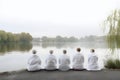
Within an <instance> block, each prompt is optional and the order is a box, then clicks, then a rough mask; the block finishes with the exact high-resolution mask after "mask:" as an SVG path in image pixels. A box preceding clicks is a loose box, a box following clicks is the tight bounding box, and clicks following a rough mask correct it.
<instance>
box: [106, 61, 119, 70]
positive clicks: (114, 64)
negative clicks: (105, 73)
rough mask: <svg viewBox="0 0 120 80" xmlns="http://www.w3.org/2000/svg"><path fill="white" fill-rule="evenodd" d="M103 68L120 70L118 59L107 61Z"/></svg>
mask: <svg viewBox="0 0 120 80" xmlns="http://www.w3.org/2000/svg"><path fill="white" fill-rule="evenodd" d="M105 67H106V68H108V69H120V60H119V59H108V60H107V62H106V64H105Z"/></svg>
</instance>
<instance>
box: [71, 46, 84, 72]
mask: <svg viewBox="0 0 120 80" xmlns="http://www.w3.org/2000/svg"><path fill="white" fill-rule="evenodd" d="M76 50H77V53H76V54H75V56H74V57H73V69H74V70H83V69H84V56H83V55H82V54H81V53H80V51H81V49H80V48H77V49H76Z"/></svg>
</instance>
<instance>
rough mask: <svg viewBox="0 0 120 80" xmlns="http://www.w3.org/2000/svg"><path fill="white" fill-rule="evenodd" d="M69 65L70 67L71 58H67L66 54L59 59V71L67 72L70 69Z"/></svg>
mask: <svg viewBox="0 0 120 80" xmlns="http://www.w3.org/2000/svg"><path fill="white" fill-rule="evenodd" d="M69 65H70V58H69V56H67V55H66V54H63V55H62V56H61V57H60V58H59V70H61V71H67V70H69V69H70V67H69Z"/></svg>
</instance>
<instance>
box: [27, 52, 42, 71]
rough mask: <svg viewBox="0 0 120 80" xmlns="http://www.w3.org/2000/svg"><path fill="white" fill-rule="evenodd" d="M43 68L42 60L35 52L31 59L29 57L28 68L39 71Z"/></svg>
mask: <svg viewBox="0 0 120 80" xmlns="http://www.w3.org/2000/svg"><path fill="white" fill-rule="evenodd" d="M40 69H41V60H40V58H39V56H37V55H35V54H33V55H32V56H31V57H30V58H29V59H28V66H27V70H28V71H37V70H40Z"/></svg>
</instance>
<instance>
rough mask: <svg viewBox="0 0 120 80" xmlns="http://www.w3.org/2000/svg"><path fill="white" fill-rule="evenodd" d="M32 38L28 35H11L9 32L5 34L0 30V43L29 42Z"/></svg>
mask: <svg viewBox="0 0 120 80" xmlns="http://www.w3.org/2000/svg"><path fill="white" fill-rule="evenodd" d="M30 41H32V36H31V35H30V34H29V33H24V32H23V33H20V34H13V33H11V32H5V31H3V30H0V43H7V42H30Z"/></svg>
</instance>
